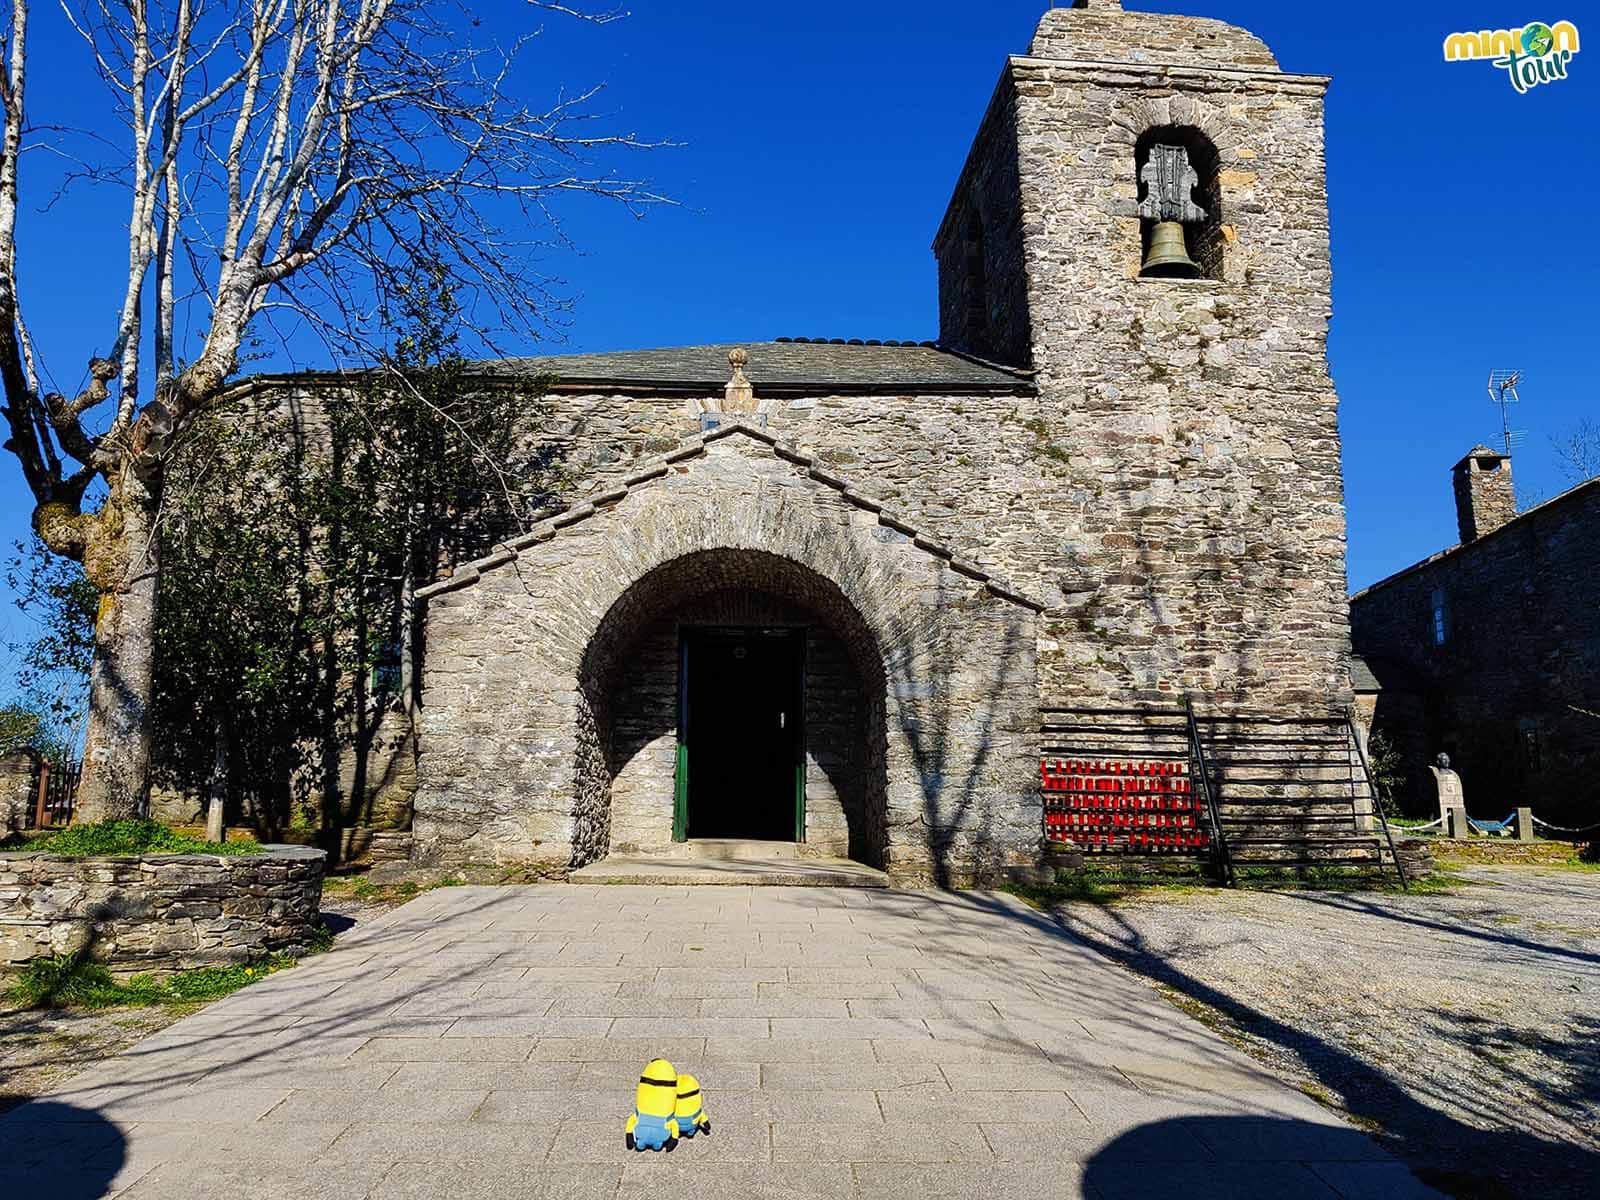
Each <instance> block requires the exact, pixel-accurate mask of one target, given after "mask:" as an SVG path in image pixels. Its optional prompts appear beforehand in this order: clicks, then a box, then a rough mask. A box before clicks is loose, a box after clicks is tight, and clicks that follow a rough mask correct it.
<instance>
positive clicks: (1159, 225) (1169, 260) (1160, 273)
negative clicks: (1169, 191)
mask: <svg viewBox="0 0 1600 1200" xmlns="http://www.w3.org/2000/svg"><path fill="white" fill-rule="evenodd" d="M1139 274H1141V275H1147V276H1150V277H1152V278H1155V279H1199V278H1200V264H1199V263H1197V262H1195V261H1194V259H1192V258H1190V257H1189V249H1188V247H1187V246H1186V245H1185V244H1184V240H1183V226H1182V225H1181V224H1180V223H1179V222H1177V221H1158V222H1156V227H1155V229H1153V230H1152V231H1151V233H1150V251H1149V253H1147V254H1146V255H1145V256H1144V266H1142V267H1140V268H1139Z"/></svg>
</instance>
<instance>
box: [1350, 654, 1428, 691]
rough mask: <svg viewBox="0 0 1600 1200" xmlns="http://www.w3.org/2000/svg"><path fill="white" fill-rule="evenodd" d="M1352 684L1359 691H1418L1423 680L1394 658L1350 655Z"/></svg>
mask: <svg viewBox="0 0 1600 1200" xmlns="http://www.w3.org/2000/svg"><path fill="white" fill-rule="evenodd" d="M1350 685H1351V687H1353V688H1354V689H1355V690H1356V692H1357V693H1360V694H1371V693H1374V692H1383V691H1390V692H1418V691H1421V690H1422V687H1423V685H1422V680H1421V679H1420V678H1419V677H1418V675H1417V673H1416V672H1415V671H1413V670H1412V669H1411V668H1410V667H1409V666H1407V665H1406V664H1405V663H1403V662H1401V661H1399V660H1398V659H1393V658H1366V657H1363V656H1362V655H1359V654H1354V655H1351V657H1350Z"/></svg>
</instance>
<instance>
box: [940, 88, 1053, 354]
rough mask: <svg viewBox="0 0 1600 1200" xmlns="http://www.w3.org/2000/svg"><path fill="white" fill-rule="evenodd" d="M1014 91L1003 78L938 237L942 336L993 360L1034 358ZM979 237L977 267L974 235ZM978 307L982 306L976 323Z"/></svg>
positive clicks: (946, 341) (944, 341)
mask: <svg viewBox="0 0 1600 1200" xmlns="http://www.w3.org/2000/svg"><path fill="white" fill-rule="evenodd" d="M1016 118H1017V104H1016V93H1015V92H1014V91H1013V90H1012V89H1011V88H1010V87H1009V86H1007V85H1006V83H1005V81H1002V85H1001V86H1000V87H999V88H998V89H997V90H996V91H995V94H994V98H993V100H992V101H991V102H990V105H989V111H988V113H987V114H985V116H984V119H983V124H982V125H981V126H980V128H979V130H978V135H977V138H976V139H975V141H974V142H973V148H972V153H971V154H970V155H969V156H968V159H967V166H966V169H965V170H964V171H962V173H961V178H960V180H959V181H958V182H957V184H956V188H955V193H954V196H953V198H952V199H951V201H950V208H949V210H948V212H946V214H945V218H944V221H943V222H942V223H941V224H940V226H939V232H938V234H937V235H936V236H935V237H934V240H933V255H934V259H935V261H936V262H937V263H938V267H939V341H940V343H941V344H943V345H946V346H950V347H953V348H955V349H958V350H961V351H963V352H965V353H967V354H973V355H977V356H978V357H980V358H986V359H989V360H991V361H994V362H1001V363H1006V364H1008V365H1011V366H1017V367H1026V366H1028V365H1029V364H1030V363H1031V362H1032V361H1033V330H1032V327H1031V325H1030V323H1029V309H1028V277H1027V273H1026V272H1025V271H1024V270H1023V258H1022V253H1023V231H1022V185H1021V180H1020V179H1019V177H1018V170H1019V167H1018V163H1017V142H1016V138H1015V137H1013V136H1011V131H1012V130H1013V129H1015V127H1016ZM974 231H978V232H979V233H980V235H981V241H980V249H981V252H982V254H981V259H980V260H979V261H981V268H980V269H979V270H976V271H975V270H974V256H973V254H972V244H971V243H972V234H973V232H974ZM974 309H976V310H978V311H981V313H982V315H983V319H982V321H981V323H980V328H978V329H976V330H975V329H974V328H973V320H972V314H973V311H974Z"/></svg>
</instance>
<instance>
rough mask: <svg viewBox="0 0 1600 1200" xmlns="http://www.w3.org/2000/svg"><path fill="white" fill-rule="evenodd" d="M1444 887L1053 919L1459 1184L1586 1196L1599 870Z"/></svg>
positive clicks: (1117, 908)
mask: <svg viewBox="0 0 1600 1200" xmlns="http://www.w3.org/2000/svg"><path fill="white" fill-rule="evenodd" d="M1462 874H1464V875H1465V876H1467V877H1468V878H1469V879H1471V880H1472V881H1473V885H1472V886H1468V887H1464V888H1462V889H1460V890H1459V892H1457V894H1455V895H1427V896H1406V895H1394V896H1391V895H1381V894H1380V895H1370V894H1338V893H1327V892H1225V891H1220V890H1219V891H1208V892H1201V893H1197V894H1192V895H1180V896H1171V895H1161V896H1152V897H1145V898H1138V899H1132V900H1126V901H1123V902H1120V903H1118V904H1116V905H1114V906H1111V907H1097V906H1095V905H1089V904H1074V905H1069V906H1067V907H1065V908H1063V909H1061V910H1058V919H1059V920H1061V921H1063V922H1064V923H1065V924H1067V925H1068V926H1069V927H1070V928H1071V929H1072V930H1073V932H1075V933H1076V934H1078V935H1079V936H1081V937H1082V938H1084V940H1086V941H1088V942H1090V943H1091V944H1093V945H1095V946H1096V947H1098V948H1100V949H1101V950H1102V951H1103V952H1104V953H1106V954H1107V955H1108V956H1110V957H1111V958H1113V959H1114V960H1116V961H1119V962H1123V963H1125V964H1126V965H1129V966H1131V967H1132V968H1134V969H1135V970H1137V971H1139V972H1140V973H1141V974H1144V975H1146V976H1147V977H1149V978H1150V979H1152V980H1153V981H1155V982H1157V983H1158V984H1160V985H1161V986H1162V987H1163V988H1164V990H1166V991H1167V992H1168V994H1169V996H1170V997H1171V998H1172V999H1173V1000H1174V1002H1175V1003H1177V1004H1179V1006H1180V1007H1183V1008H1185V1009H1186V1010H1188V1011H1191V1012H1195V1013H1197V1014H1198V1015H1201V1016H1203V1017H1205V1018H1207V1019H1209V1020H1211V1021H1212V1022H1213V1023H1214V1024H1216V1025H1217V1026H1218V1027H1219V1028H1222V1029H1224V1031H1225V1032H1227V1033H1228V1034H1229V1035H1230V1036H1232V1037H1233V1038H1235V1039H1236V1040H1238V1041H1239V1042H1240V1044H1242V1045H1245V1046H1246V1047H1247V1048H1248V1049H1250V1050H1251V1051H1252V1053H1254V1054H1255V1055H1256V1056H1257V1057H1259V1058H1261V1059H1263V1060H1264V1061H1266V1062H1268V1063H1269V1064H1270V1065H1272V1066H1273V1067H1274V1069H1275V1070H1277V1071H1279V1072H1280V1073H1282V1074H1283V1075H1284V1076H1286V1077H1287V1078H1290V1079H1293V1080H1295V1081H1297V1082H1299V1083H1300V1085H1301V1086H1302V1087H1303V1088H1304V1090H1306V1091H1307V1092H1308V1093H1310V1094H1312V1095H1315V1096H1318V1097H1319V1098H1322V1099H1325V1100H1326V1101H1327V1102H1329V1103H1332V1104H1334V1105H1336V1106H1338V1107H1340V1108H1342V1109H1344V1110H1346V1111H1348V1112H1349V1113H1351V1114H1352V1115H1353V1116H1354V1117H1356V1118H1357V1119H1358V1120H1361V1121H1363V1122H1364V1123H1367V1124H1368V1126H1369V1127H1371V1128H1374V1129H1375V1130H1378V1131H1381V1133H1382V1136H1383V1138H1384V1141H1385V1144H1386V1145H1387V1146H1388V1147H1389V1148H1390V1149H1391V1150H1393V1151H1394V1152H1395V1153H1397V1154H1399V1155H1400V1156H1401V1157H1402V1158H1404V1159H1406V1160H1407V1161H1408V1162H1410V1163H1411V1164H1412V1165H1413V1166H1414V1167H1417V1168H1419V1169H1421V1170H1423V1171H1424V1173H1425V1177H1427V1178H1428V1179H1429V1180H1430V1181H1431V1182H1433V1183H1434V1184H1435V1185H1436V1186H1438V1187H1440V1188H1441V1189H1442V1190H1446V1191H1449V1192H1452V1193H1453V1194H1455V1195H1457V1196H1460V1197H1473V1198H1478V1197H1483V1198H1495V1200H1498V1198H1501V1197H1518V1198H1520V1197H1525V1196H1526V1197H1539V1198H1540V1200H1552V1198H1555V1197H1565V1196H1572V1197H1577V1196H1586V1197H1592V1196H1593V1195H1595V1190H1594V1189H1595V1180H1596V1179H1597V1178H1600V873H1595V872H1580V871H1557V870H1539V869H1530V868H1490V867H1469V868H1465V869H1464V870H1463V872H1462Z"/></svg>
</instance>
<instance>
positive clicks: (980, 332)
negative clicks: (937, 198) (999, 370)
mask: <svg viewBox="0 0 1600 1200" xmlns="http://www.w3.org/2000/svg"><path fill="white" fill-rule="evenodd" d="M965 251H966V267H967V296H966V300H967V312H966V321H965V324H966V335H967V337H966V341H967V349H968V350H969V351H972V352H974V353H978V354H983V353H987V352H988V350H989V263H988V257H989V252H988V246H987V245H986V244H985V238H984V236H983V218H982V217H980V216H979V215H978V213H977V212H976V211H974V212H973V213H972V214H971V215H970V216H968V218H967V228H966V245H965Z"/></svg>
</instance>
